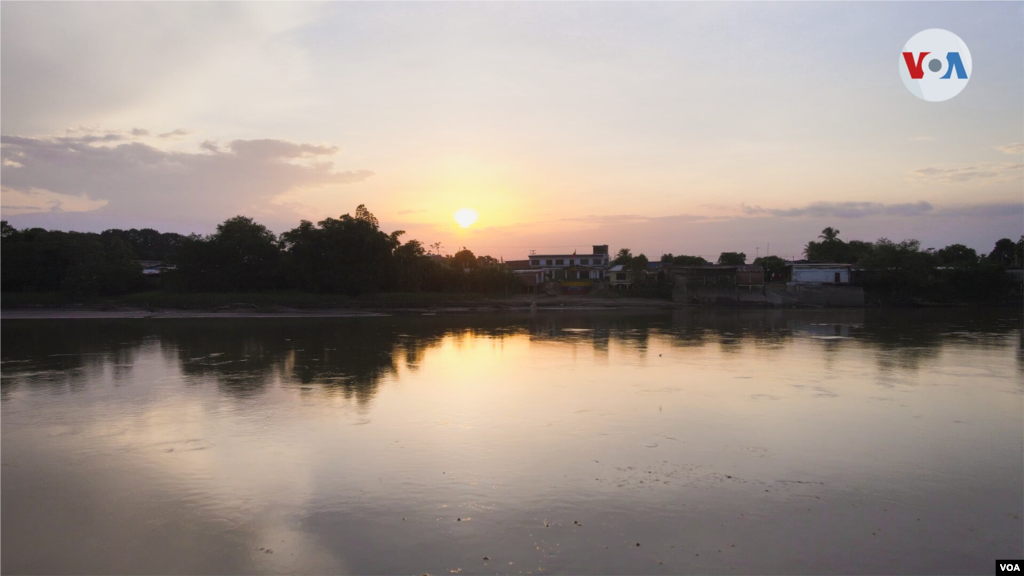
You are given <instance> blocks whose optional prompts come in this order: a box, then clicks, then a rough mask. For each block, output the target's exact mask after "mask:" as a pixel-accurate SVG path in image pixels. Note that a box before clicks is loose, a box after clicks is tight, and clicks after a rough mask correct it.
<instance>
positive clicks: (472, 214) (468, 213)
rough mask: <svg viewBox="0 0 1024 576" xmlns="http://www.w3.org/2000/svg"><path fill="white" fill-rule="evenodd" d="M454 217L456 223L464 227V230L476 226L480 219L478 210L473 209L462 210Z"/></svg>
mask: <svg viewBox="0 0 1024 576" xmlns="http://www.w3.org/2000/svg"><path fill="white" fill-rule="evenodd" d="M453 216H454V217H455V221H456V222H458V223H459V226H462V227H463V228H469V227H470V226H472V225H473V224H476V220H477V218H479V215H478V214H477V213H476V210H473V209H472V208H460V209H459V210H457V211H456V212H455V214H453Z"/></svg>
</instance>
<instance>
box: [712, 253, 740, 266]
mask: <svg viewBox="0 0 1024 576" xmlns="http://www.w3.org/2000/svg"><path fill="white" fill-rule="evenodd" d="M718 263H719V264H724V265H726V266H739V265H741V264H746V263H747V255H746V254H744V253H743V252H722V253H721V254H720V255H719V256H718Z"/></svg>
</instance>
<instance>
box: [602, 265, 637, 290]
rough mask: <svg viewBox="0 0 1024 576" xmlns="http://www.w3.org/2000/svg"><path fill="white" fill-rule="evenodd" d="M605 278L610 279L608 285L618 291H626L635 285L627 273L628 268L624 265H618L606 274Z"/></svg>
mask: <svg viewBox="0 0 1024 576" xmlns="http://www.w3.org/2000/svg"><path fill="white" fill-rule="evenodd" d="M605 278H607V279H608V285H609V286H611V287H612V288H615V289H616V290H625V289H627V288H629V287H631V286H632V285H633V280H631V279H630V277H629V272H627V271H626V267H625V266H623V265H622V264H616V265H615V266H612V267H611V268H609V269H608V271H607V272H606V273H605Z"/></svg>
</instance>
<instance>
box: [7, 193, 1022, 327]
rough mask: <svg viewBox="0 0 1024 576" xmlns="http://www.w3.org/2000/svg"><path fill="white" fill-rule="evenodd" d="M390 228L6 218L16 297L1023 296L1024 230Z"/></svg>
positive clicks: (788, 300)
mask: <svg viewBox="0 0 1024 576" xmlns="http://www.w3.org/2000/svg"><path fill="white" fill-rule="evenodd" d="M403 234H404V233H403V232H401V231H397V232H391V233H386V232H384V231H382V230H380V226H379V222H378V221H377V219H376V217H374V216H373V214H372V213H371V212H370V211H369V210H368V209H367V208H366V207H365V206H363V205H360V206H359V207H358V208H357V209H356V213H355V215H354V216H352V215H348V214H345V215H343V216H341V217H339V218H327V219H325V220H322V221H320V222H319V223H317V224H313V223H312V222H308V221H303V222H301V223H300V224H299V226H298V227H296V228H294V229H292V230H289V231H287V232H284V233H282V234H280V235H276V234H274V233H273V232H271V231H270V230H269V229H267V228H266V227H265V226H263V225H261V224H259V223H257V222H255V221H254V220H253V219H251V218H247V217H243V216H237V217H234V218H231V219H229V220H227V221H225V222H223V223H222V224H220V225H219V226H218V227H217V231H216V232H215V233H213V234H210V235H208V236H200V235H196V234H193V235H189V236H185V235H181V234H175V233H161V232H158V231H156V230H152V229H142V230H138V229H130V230H120V229H114V230H107V231H105V232H103V233H100V234H95V233H81V232H61V231H48V230H44V229H41V228H32V229H24V230H18V229H15V228H14V227H12V226H10V225H9V224H8V223H7V222H6V221H4V222H3V224H2V251H3V253H2V272H3V274H2V288H3V294H4V296H5V298H4V305H5V306H11V305H18V304H19V303H33V302H38V301H39V300H38V299H35V300H34V299H33V298H32V297H31V296H29V297H26V298H17V297H16V298H13V299H12V298H11V296H12V295H31V294H37V295H38V294H47V295H51V297H52V296H54V295H56V296H57V299H56V300H54V299H53V298H51V299H50V300H48V301H50V302H53V301H59V302H88V301H92V300H96V299H102V298H111V297H118V296H122V295H126V294H145V293H154V292H159V293H174V294H184V295H187V294H197V293H274V292H298V293H309V294H339V295H345V296H348V297H355V296H359V295H362V294H367V293H442V294H444V293H450V294H456V293H477V294H500V295H504V296H510V295H515V294H522V293H525V294H532V295H535V296H537V297H542V296H556V295H557V296H598V297H599V296H605V297H609V298H615V297H620V296H624V295H628V296H634V297H645V298H660V299H665V300H671V301H673V302H676V303H681V304H688V305H698V306H703V305H721V306H726V305H742V306H809V307H832V306H865V305H959V304H968V303H984V304H1011V303H1020V302H1021V299H1022V285H1024V270H1022V263H1024V236H1021V238H1020V239H1018V240H1017V241H1013V240H1011V239H1009V238H1002V239H998V240H996V241H995V242H994V245H993V248H992V250H991V251H990V252H988V253H986V254H978V253H977V252H976V251H975V250H974V249H972V248H969V247H967V246H964V245H961V244H952V245H950V246H946V247H944V248H941V249H937V250H934V249H922V248H921V246H920V243H919V242H917V241H916V240H903V241H900V242H895V241H892V240H888V239H885V238H881V239H878V240H876V241H873V242H869V241H862V240H849V241H847V240H845V239H843V238H842V237H841V235H840V234H841V232H840V230H838V229H835V228H831V227H829V228H825V229H824V230H822V231H821V233H820V234H819V235H818V237H817V238H814V239H812V240H810V241H808V243H807V245H806V247H805V249H804V254H803V255H804V259H802V260H796V261H792V260H784V259H783V258H781V257H779V256H774V255H765V256H758V257H756V258H754V259H753V261H751V262H748V257H747V255H746V254H744V253H742V252H723V253H722V254H721V255H720V256H719V257H718V259H717V260H716V261H715V262H710V261H708V260H706V259H704V258H703V257H700V256H688V255H677V254H662V255H661V256H660V257H659V258H658V259H657V260H652V259H650V258H648V257H647V256H646V255H644V254H636V255H634V254H633V253H632V252H631V250H630V249H629V248H619V249H618V250H617V251H615V252H612V250H611V249H610V247H609V246H608V245H606V244H596V245H592V248H591V249H590V251H589V252H587V253H582V252H579V251H573V252H572V253H560V254H540V253H533V252H531V253H530V254H526V255H524V257H523V258H521V259H515V260H504V259H503V258H494V257H492V256H486V255H479V256H478V255H475V254H474V253H473V252H472V251H471V250H469V249H468V248H465V247H463V248H461V249H459V250H457V251H455V252H454V253H453V254H449V255H442V254H441V252H442V249H441V245H440V244H439V243H435V244H433V245H431V246H424V245H423V244H422V243H421V242H419V241H418V240H407V241H405V242H403V241H402V240H401V236H402V235H403Z"/></svg>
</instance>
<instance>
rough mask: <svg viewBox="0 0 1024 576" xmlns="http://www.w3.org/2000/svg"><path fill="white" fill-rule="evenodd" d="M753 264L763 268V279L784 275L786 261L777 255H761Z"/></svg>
mask: <svg viewBox="0 0 1024 576" xmlns="http://www.w3.org/2000/svg"><path fill="white" fill-rule="evenodd" d="M754 264H755V265H757V266H760V267H761V268H762V269H764V275H765V279H767V280H769V281H770V280H776V279H780V278H784V277H785V276H786V261H785V260H783V259H782V258H779V257H778V256H761V257H760V258H755V259H754Z"/></svg>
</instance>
